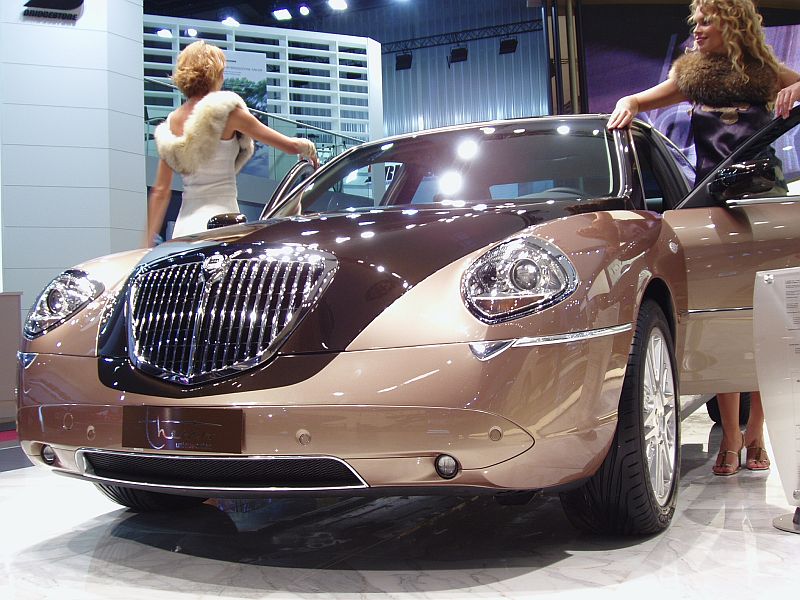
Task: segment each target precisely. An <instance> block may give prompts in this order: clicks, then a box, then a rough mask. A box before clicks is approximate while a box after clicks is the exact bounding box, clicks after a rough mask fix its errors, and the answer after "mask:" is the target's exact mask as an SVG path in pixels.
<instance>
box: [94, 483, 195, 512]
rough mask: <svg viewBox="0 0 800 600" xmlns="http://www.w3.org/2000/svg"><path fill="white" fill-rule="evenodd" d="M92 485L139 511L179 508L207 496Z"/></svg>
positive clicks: (122, 503)
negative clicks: (179, 494) (200, 496)
mask: <svg viewBox="0 0 800 600" xmlns="http://www.w3.org/2000/svg"><path fill="white" fill-rule="evenodd" d="M94 485H95V487H96V488H97V489H98V490H100V491H101V492H103V493H104V494H105V495H106V496H108V497H109V498H111V499H112V500H113V501H114V502H116V503H117V504H121V505H122V506H127V507H128V508H130V509H133V510H136V511H140V512H154V511H166V510H180V509H183V508H191V507H192V506H198V505H200V504H202V503H203V502H205V501H206V500H207V498H197V497H194V496H176V495H174V494H161V493H159V492H148V491H146V490H137V489H134V488H128V487H122V486H118V485H107V484H104V483H95V484H94Z"/></svg>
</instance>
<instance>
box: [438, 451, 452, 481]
mask: <svg viewBox="0 0 800 600" xmlns="http://www.w3.org/2000/svg"><path fill="white" fill-rule="evenodd" d="M434 464H435V466H436V472H437V473H438V474H439V477H441V478H442V479H452V478H453V477H455V476H456V473H458V461H457V460H456V459H455V458H453V457H452V456H450V455H449V454H440V455H439V456H437V457H436V461H435V463H434Z"/></svg>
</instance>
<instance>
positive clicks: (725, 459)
mask: <svg viewBox="0 0 800 600" xmlns="http://www.w3.org/2000/svg"><path fill="white" fill-rule="evenodd" d="M717 404H718V405H719V416H720V418H721V419H722V441H721V442H720V446H719V454H718V455H717V461H716V463H715V464H714V469H713V470H714V474H715V475H733V474H734V473H736V472H737V471H738V470H739V463H740V460H739V453H740V452H741V450H742V446H743V445H744V442H743V438H742V432H741V430H740V429H739V393H738V392H733V393H726V394H717ZM762 419H763V413H762Z"/></svg>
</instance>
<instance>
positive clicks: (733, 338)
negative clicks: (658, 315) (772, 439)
mask: <svg viewBox="0 0 800 600" xmlns="http://www.w3.org/2000/svg"><path fill="white" fill-rule="evenodd" d="M798 123H800V107H796V108H795V109H794V110H793V111H792V114H791V116H790V117H789V118H788V119H786V120H783V119H776V120H775V121H773V122H772V123H771V124H770V125H768V126H766V127H765V128H764V129H762V130H761V131H760V132H758V133H757V134H755V135H754V136H753V137H752V138H750V139H749V140H748V141H747V142H745V143H744V144H743V145H742V146H741V147H740V148H739V149H737V151H736V152H735V153H734V154H732V155H731V156H730V157H729V158H728V159H726V160H725V161H723V162H722V163H721V164H720V165H719V166H718V167H717V169H716V170H715V171H714V172H713V173H711V174H710V175H709V176H708V177H707V178H706V179H705V180H704V181H701V182H700V183H699V184H698V185H697V187H696V188H695V189H694V190H693V191H692V192H691V193H690V194H689V195H688V196H687V197H686V199H685V200H684V201H683V202H682V203H680V204H679V206H678V207H677V208H676V209H675V210H668V211H666V212H664V215H663V219H664V223H665V224H666V225H667V226H668V227H670V228H671V229H672V230H673V231H674V233H675V235H676V236H677V238H678V240H679V242H680V246H681V248H682V251H683V253H684V257H685V265H686V276H687V291H688V298H687V307H686V308H685V309H684V310H682V311H681V313H680V314H679V315H678V318H679V320H680V322H681V325H682V326H684V327H683V328H682V329H683V330H684V331H685V335H684V336H683V337H682V340H679V342H678V343H682V344H683V361H682V364H681V365H680V369H681V386H682V389H681V392H682V393H684V394H699V393H717V392H735V391H742V392H744V391H751V390H756V389H758V387H757V385H758V384H757V381H756V372H755V361H754V352H753V324H752V319H753V288H754V281H755V274H756V272H757V271H760V270H765V269H779V268H784V267H789V266H797V265H800V160H799V159H798V157H799V156H800V154H799V153H798V152H799V151H800V127H798Z"/></svg>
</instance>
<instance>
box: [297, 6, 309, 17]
mask: <svg viewBox="0 0 800 600" xmlns="http://www.w3.org/2000/svg"><path fill="white" fill-rule="evenodd" d="M298 10H299V11H300V14H301V15H303V16H304V17H307V16H308V15H310V14H311V9H310V8H308V7H307V6H306V5H305V4H301V5H300V8H299V9H298Z"/></svg>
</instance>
